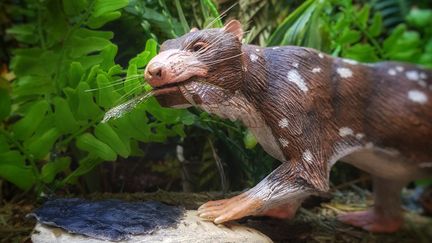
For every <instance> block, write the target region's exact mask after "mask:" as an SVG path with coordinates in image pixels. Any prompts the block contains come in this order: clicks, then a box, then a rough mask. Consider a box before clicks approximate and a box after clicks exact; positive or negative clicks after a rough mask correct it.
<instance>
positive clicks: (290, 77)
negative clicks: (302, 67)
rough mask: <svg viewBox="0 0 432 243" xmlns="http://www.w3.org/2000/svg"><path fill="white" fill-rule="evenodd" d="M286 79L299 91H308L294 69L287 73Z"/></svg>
mask: <svg viewBox="0 0 432 243" xmlns="http://www.w3.org/2000/svg"><path fill="white" fill-rule="evenodd" d="M287 77H288V81H290V82H293V83H294V84H296V85H297V87H298V88H299V89H300V90H301V91H303V92H305V93H306V92H307V91H308V90H309V89H308V87H307V86H306V83H305V80H304V79H303V77H302V76H301V75H300V73H299V72H298V71H297V70H295V69H292V70H290V71H289V72H288V75H287Z"/></svg>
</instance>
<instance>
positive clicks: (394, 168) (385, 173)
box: [341, 149, 432, 181]
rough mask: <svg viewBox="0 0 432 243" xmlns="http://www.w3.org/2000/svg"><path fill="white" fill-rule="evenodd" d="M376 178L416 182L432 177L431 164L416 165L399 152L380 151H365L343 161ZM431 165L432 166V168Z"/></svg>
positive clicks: (357, 152) (355, 153) (354, 153)
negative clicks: (419, 179)
mask: <svg viewBox="0 0 432 243" xmlns="http://www.w3.org/2000/svg"><path fill="white" fill-rule="evenodd" d="M341 161H343V162H346V163H349V164H351V165H353V166H355V167H357V168H359V169H361V170H363V171H366V172H368V173H370V174H372V175H374V176H378V177H381V178H386V179H393V180H404V179H405V180H408V181H409V180H414V179H418V178H422V177H425V176H428V175H429V176H430V175H432V161H431V163H428V162H424V163H415V162H412V161H409V160H407V159H405V158H404V157H403V156H402V155H400V154H398V153H397V152H395V153H391V152H385V151H383V150H379V149H363V150H360V151H356V152H353V153H351V154H349V155H347V156H345V157H343V158H342V159H341ZM429 164H430V165H431V166H430V168H426V167H429Z"/></svg>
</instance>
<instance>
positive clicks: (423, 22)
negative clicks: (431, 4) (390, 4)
mask: <svg viewBox="0 0 432 243" xmlns="http://www.w3.org/2000/svg"><path fill="white" fill-rule="evenodd" d="M406 20H407V21H408V23H410V24H411V25H414V26H416V27H420V28H422V27H423V28H424V27H426V26H429V27H430V26H431V23H432V9H418V8H412V9H411V11H410V12H409V14H408V16H406Z"/></svg>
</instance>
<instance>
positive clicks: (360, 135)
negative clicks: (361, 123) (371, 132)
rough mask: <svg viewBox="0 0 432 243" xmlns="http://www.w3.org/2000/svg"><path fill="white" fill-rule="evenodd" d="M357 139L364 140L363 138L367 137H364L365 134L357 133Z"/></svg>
mask: <svg viewBox="0 0 432 243" xmlns="http://www.w3.org/2000/svg"><path fill="white" fill-rule="evenodd" d="M355 137H356V138H357V139H363V138H364V137H365V135H364V134H363V133H357V134H356V135H355Z"/></svg>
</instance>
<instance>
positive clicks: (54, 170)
mask: <svg viewBox="0 0 432 243" xmlns="http://www.w3.org/2000/svg"><path fill="white" fill-rule="evenodd" d="M70 163H71V160H70V158H69V157H62V158H59V159H57V160H55V161H52V162H48V163H46V164H45V165H44V166H43V167H42V170H41V179H42V181H43V182H45V183H51V182H52V181H53V180H54V178H55V176H56V175H57V174H58V173H60V172H65V171H67V170H68V169H69V166H70Z"/></svg>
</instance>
